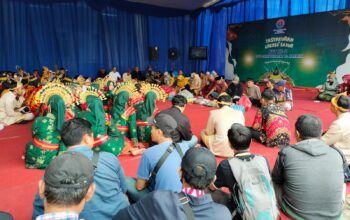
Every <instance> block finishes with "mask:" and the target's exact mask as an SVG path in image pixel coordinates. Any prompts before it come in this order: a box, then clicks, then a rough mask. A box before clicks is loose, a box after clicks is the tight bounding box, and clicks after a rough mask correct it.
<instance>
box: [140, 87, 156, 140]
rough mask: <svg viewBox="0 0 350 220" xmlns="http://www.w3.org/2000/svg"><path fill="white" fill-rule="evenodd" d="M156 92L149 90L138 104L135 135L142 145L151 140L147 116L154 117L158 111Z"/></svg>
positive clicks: (150, 128)
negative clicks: (142, 101)
mask: <svg viewBox="0 0 350 220" xmlns="http://www.w3.org/2000/svg"><path fill="white" fill-rule="evenodd" d="M156 100H157V94H156V93H154V92H153V91H149V92H148V93H147V94H146V96H145V101H144V103H143V104H142V105H141V106H138V109H137V116H136V119H137V120H136V125H137V137H138V140H139V141H140V142H142V143H143V144H144V145H148V144H149V143H150V141H151V130H152V127H151V126H149V125H148V123H147V118H148V117H151V116H152V117H154V116H155V115H156V114H157V113H158V112H159V110H158V108H157V107H156Z"/></svg>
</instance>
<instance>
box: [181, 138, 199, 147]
mask: <svg viewBox="0 0 350 220" xmlns="http://www.w3.org/2000/svg"><path fill="white" fill-rule="evenodd" d="M181 143H184V144H187V146H188V148H192V147H194V146H196V145H197V143H198V138H197V137H196V135H192V138H191V140H189V141H185V140H183V141H181Z"/></svg>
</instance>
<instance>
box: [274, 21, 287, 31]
mask: <svg viewBox="0 0 350 220" xmlns="http://www.w3.org/2000/svg"><path fill="white" fill-rule="evenodd" d="M285 25H286V22H285V20H284V19H278V20H277V21H276V28H277V29H274V30H273V32H274V33H275V34H284V33H285V32H286V30H287V28H284V26H285Z"/></svg>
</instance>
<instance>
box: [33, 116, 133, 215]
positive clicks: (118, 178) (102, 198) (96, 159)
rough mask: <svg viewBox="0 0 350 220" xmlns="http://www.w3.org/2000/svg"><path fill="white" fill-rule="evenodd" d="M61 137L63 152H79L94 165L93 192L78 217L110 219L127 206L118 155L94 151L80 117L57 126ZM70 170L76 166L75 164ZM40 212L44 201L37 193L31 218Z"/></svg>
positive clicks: (88, 131) (90, 132) (89, 133)
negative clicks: (64, 147) (64, 148)
mask: <svg viewBox="0 0 350 220" xmlns="http://www.w3.org/2000/svg"><path fill="white" fill-rule="evenodd" d="M61 138H62V141H63V143H64V144H65V145H66V146H67V147H68V149H67V152H70V153H77V154H78V153H79V154H82V155H84V156H85V157H87V158H88V159H90V160H92V161H93V164H94V166H95V171H94V182H95V184H96V191H95V194H94V196H93V197H92V199H91V200H90V201H89V202H88V203H86V204H85V207H84V209H83V211H82V212H81V213H80V215H79V217H80V218H81V219H86V220H90V219H91V220H94V219H111V218H112V217H113V216H114V215H115V214H117V212H118V211H119V210H120V209H122V208H124V207H126V206H128V205H129V202H128V199H127V197H126V195H125V193H126V190H127V186H126V181H125V176H124V171H123V168H122V167H121V165H120V163H119V160H118V158H117V157H116V156H114V155H113V154H111V153H108V152H100V153H96V152H95V151H93V150H92V147H93V145H94V138H93V134H92V130H91V124H90V123H89V122H88V121H86V120H84V119H81V118H75V119H72V120H70V121H68V122H65V123H64V124H63V125H62V128H61ZM49 166H50V165H49ZM71 168H73V167H71ZM74 169H78V167H76V168H74ZM44 179H45V178H44ZM101 207H103V209H101ZM43 213H44V202H43V200H42V199H41V198H40V196H39V194H37V195H36V196H35V199H34V204H33V219H35V218H36V217H37V216H39V215H42V214H43Z"/></svg>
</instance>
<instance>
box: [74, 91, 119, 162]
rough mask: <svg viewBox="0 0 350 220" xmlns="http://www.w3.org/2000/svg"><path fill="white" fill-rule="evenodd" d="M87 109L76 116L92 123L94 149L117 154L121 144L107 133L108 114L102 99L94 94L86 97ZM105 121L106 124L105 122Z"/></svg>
mask: <svg viewBox="0 0 350 220" xmlns="http://www.w3.org/2000/svg"><path fill="white" fill-rule="evenodd" d="M86 106H87V111H85V112H82V113H80V114H79V115H78V116H77V117H80V118H84V119H85V120H87V121H89V122H90V123H91V125H92V132H93V134H94V148H93V149H94V150H95V151H105V152H110V153H112V154H114V155H115V156H118V155H119V154H120V153H121V151H122V149H123V145H122V144H120V143H119V142H118V141H117V140H115V139H114V138H112V137H110V136H109V135H108V134H107V129H108V127H107V125H109V121H110V120H109V116H108V114H105V112H104V109H103V103H102V100H101V99H100V98H99V97H97V96H95V95H88V96H87V97H86ZM106 122H107V124H106Z"/></svg>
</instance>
